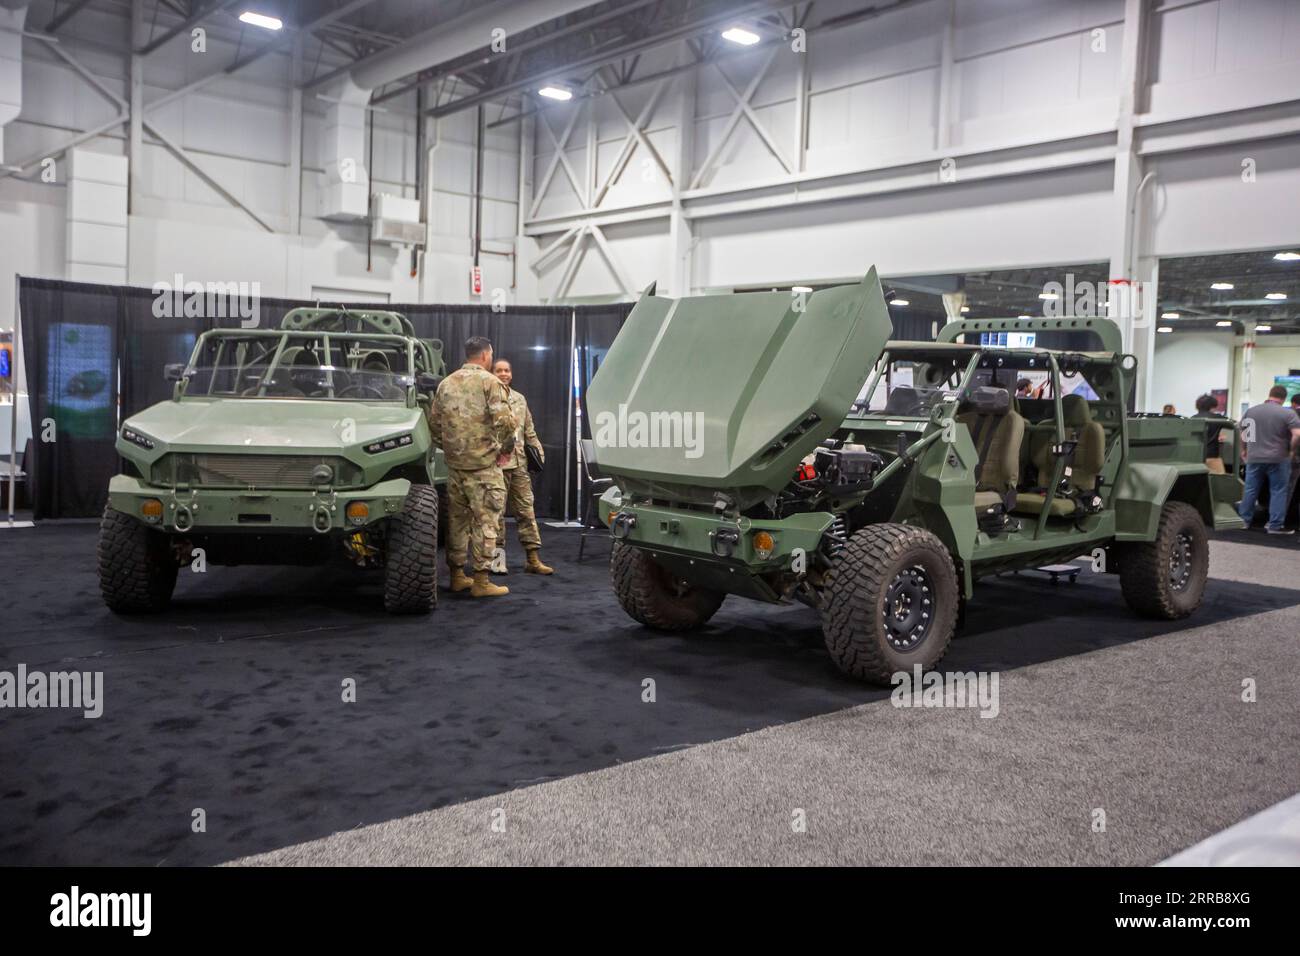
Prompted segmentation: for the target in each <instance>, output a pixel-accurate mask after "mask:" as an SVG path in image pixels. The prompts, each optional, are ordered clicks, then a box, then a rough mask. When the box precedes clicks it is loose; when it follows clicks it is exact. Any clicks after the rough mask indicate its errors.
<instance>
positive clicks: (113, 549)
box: [96, 507, 177, 614]
mask: <svg viewBox="0 0 1300 956" xmlns="http://www.w3.org/2000/svg"><path fill="white" fill-rule="evenodd" d="M96 559H97V561H98V564H99V592H100V594H101V595H103V598H104V603H105V604H106V605H108V608H109V610H111V611H114V612H116V613H118V614H134V613H149V612H153V611H161V610H162V609H163V608H165V607H166V606H167V605H168V604H169V603H171V597H172V591H173V590H174V589H175V587H176V571H177V567H176V562H175V560H174V559H173V558H172V555H171V551H170V541H169V539H168V536H167V535H165V534H163V533H162V532H161V531H151V530H149V528H148V527H146V526H145V525H144V523H143V522H140V521H137V520H136V519H135V518H133V517H131V516H130V515H127V514H123V513H122V512H120V511H114V510H113V509H112V508H111V507H108V508H105V509H104V517H103V518H102V519H101V520H100V524H99V544H98V546H97V547H96Z"/></svg>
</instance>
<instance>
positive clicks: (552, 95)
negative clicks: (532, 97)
mask: <svg viewBox="0 0 1300 956" xmlns="http://www.w3.org/2000/svg"><path fill="white" fill-rule="evenodd" d="M537 95H538V96H545V97H546V98H547V99H551V100H571V99H573V94H572V93H570V92H569V91H568V90H566V89H565V88H564V87H562V86H543V87H542V88H541V89H540V90H538V91H537Z"/></svg>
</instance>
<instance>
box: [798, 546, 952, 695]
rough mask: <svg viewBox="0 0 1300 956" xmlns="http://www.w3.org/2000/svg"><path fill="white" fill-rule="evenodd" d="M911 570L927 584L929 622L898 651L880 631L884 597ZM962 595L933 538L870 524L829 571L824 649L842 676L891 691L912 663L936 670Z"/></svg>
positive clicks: (949, 564)
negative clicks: (913, 641) (911, 642)
mask: <svg viewBox="0 0 1300 956" xmlns="http://www.w3.org/2000/svg"><path fill="white" fill-rule="evenodd" d="M914 568H920V569H921V570H922V572H923V576H924V579H925V580H926V581H927V582H928V584H927V587H928V594H929V597H928V598H927V600H929V601H930V604H929V608H930V610H929V612H928V613H929V615H930V617H929V623H928V625H927V626H926V627H925V630H924V633H923V636H921V637H919V638H918V642H917V643H916V645H915V646H913V647H908V648H906V649H900V648H899V647H896V646H894V645H893V644H891V643H890V640H889V636H888V632H887V630H886V627H885V610H886V609H885V599H886V595H887V593H888V592H889V590H890V588H891V587H892V586H893V585H894V584H895V582H896V580H897V579H900V578H901V577H902V576H904V575H905V574H906V573H907V572H910V571H911V570H912V569H914ZM960 598H961V588H960V586H959V585H958V582H957V571H956V568H955V567H954V566H953V561H952V556H951V555H950V554H949V553H948V549H947V548H946V547H945V546H944V544H943V542H942V541H940V540H939V539H938V538H937V537H935V536H934V535H933V534H931V533H930V532H928V531H925V530H922V529H921V528H913V527H909V526H908V525H903V524H875V525H868V526H867V527H865V528H863V529H861V530H860V531H857V532H856V533H855V534H854V535H853V536H852V537H851V538H849V540H848V543H847V544H846V545H845V546H844V547H843V548H842V549H841V550H840V552H839V554H838V555H837V556H836V558H835V563H834V565H833V566H832V567H831V569H830V570H829V571H828V572H827V582H826V587H825V589H824V590H823V592H822V599H823V605H822V634H823V635H824V637H825V639H826V650H827V651H828V652H829V653H830V655H831V659H832V660H834V661H835V664H836V666H837V667H839V669H840V670H842V671H844V673H846V674H848V675H850V676H852V677H856V678H858V679H859V680H865V681H870V682H871V683H873V684H882V685H886V686H888V685H889V683H890V678H891V677H892V676H893V675H894V674H895V673H897V672H898V671H908V672H910V671H911V670H912V668H913V667H914V666H915V665H917V664H920V665H921V667H922V669H925V668H929V667H933V666H934V665H935V664H937V663H938V662H939V660H940V659H942V657H943V655H944V654H945V653H946V652H947V650H948V643H949V641H951V640H952V633H953V629H954V627H955V626H956V623H957V606H958V603H959V601H960ZM923 607H924V604H923V601H922V602H920V603H918V608H919V609H923Z"/></svg>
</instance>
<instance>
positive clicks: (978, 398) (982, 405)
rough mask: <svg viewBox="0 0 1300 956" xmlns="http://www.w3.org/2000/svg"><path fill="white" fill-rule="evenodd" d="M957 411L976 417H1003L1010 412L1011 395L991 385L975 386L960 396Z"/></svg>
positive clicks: (1003, 389)
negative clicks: (972, 414)
mask: <svg viewBox="0 0 1300 956" xmlns="http://www.w3.org/2000/svg"><path fill="white" fill-rule="evenodd" d="M959 410H960V411H963V412H974V413H975V414H977V415H1005V414H1006V413H1007V412H1009V411H1011V393H1010V392H1008V391H1007V390H1006V389H1005V388H997V387H996V386H993V385H976V386H975V387H974V388H972V389H970V390H968V391H967V392H966V394H965V395H964V396H962V400H961V405H960V407H959Z"/></svg>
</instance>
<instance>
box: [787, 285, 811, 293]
mask: <svg viewBox="0 0 1300 956" xmlns="http://www.w3.org/2000/svg"><path fill="white" fill-rule="evenodd" d="M790 291H791V292H811V291H812V286H810V285H792V286H790Z"/></svg>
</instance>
